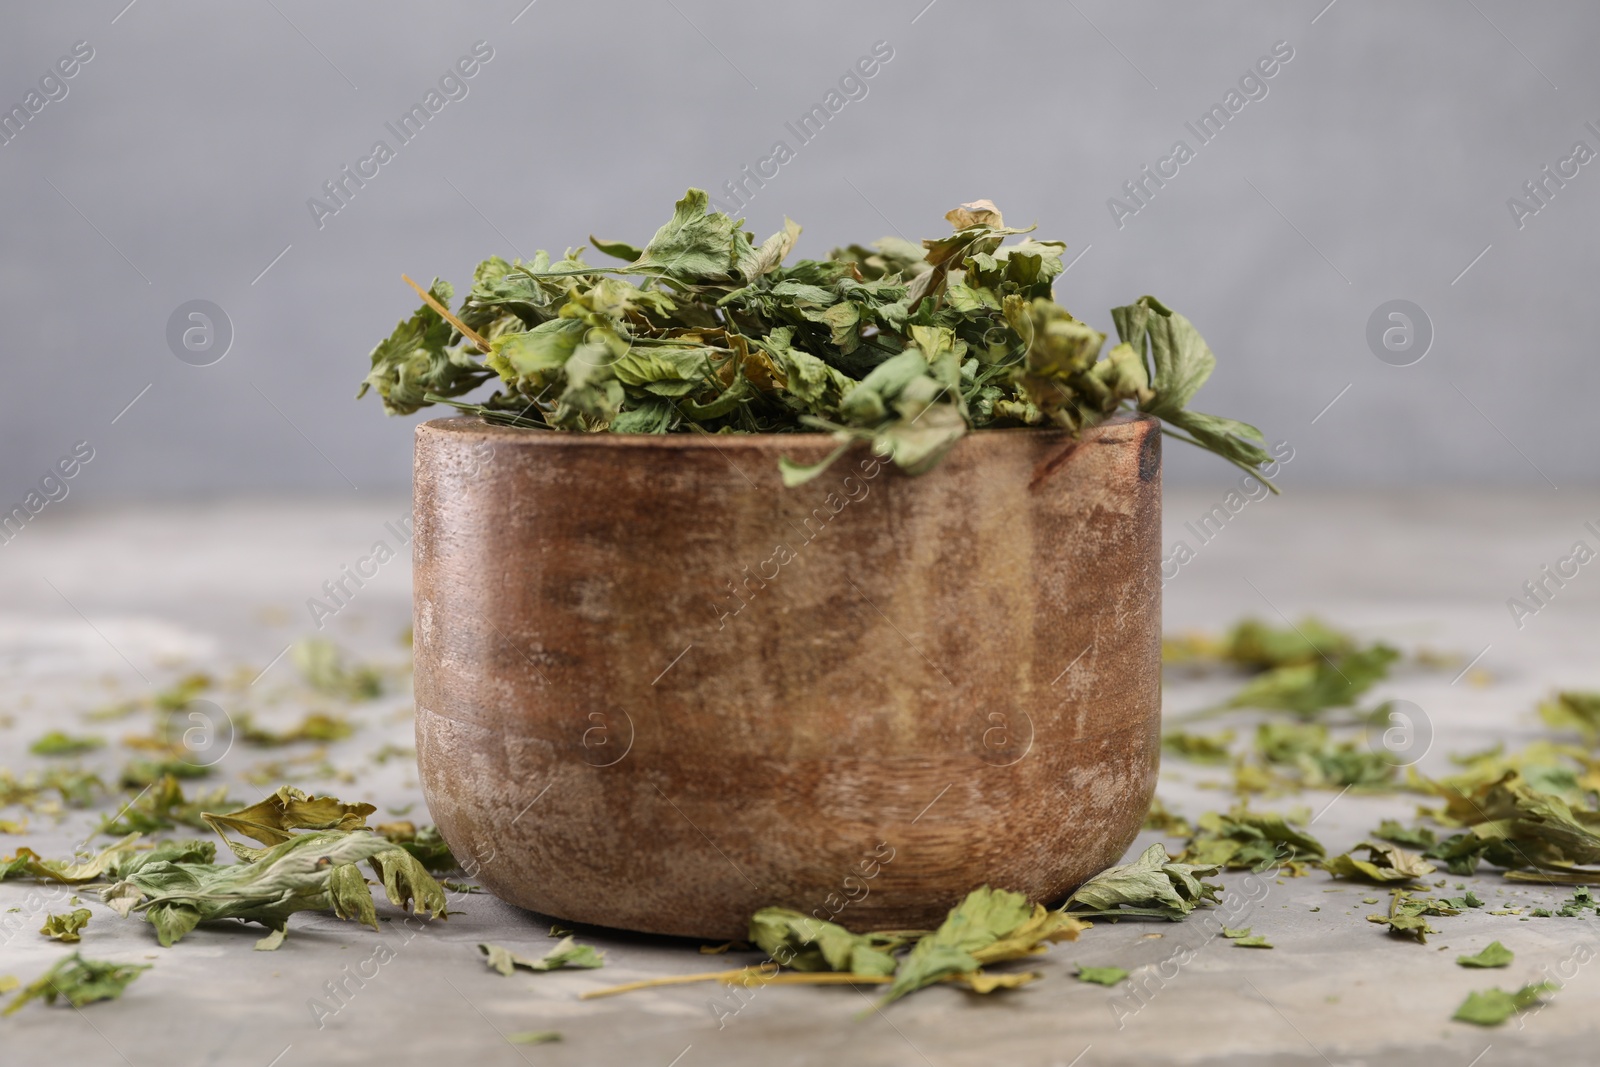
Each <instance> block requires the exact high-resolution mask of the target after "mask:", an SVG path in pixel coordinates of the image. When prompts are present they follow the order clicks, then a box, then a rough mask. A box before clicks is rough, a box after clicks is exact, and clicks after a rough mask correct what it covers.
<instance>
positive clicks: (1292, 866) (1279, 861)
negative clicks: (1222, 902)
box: [1179, 806, 1327, 875]
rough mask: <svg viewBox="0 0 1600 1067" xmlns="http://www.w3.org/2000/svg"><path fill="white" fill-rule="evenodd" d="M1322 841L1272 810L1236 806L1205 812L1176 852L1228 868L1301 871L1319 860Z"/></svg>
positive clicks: (1184, 857) (1190, 860)
mask: <svg viewBox="0 0 1600 1067" xmlns="http://www.w3.org/2000/svg"><path fill="white" fill-rule="evenodd" d="M1326 854H1327V850H1326V849H1324V848H1323V847H1322V842H1320V841H1318V840H1317V839H1316V838H1315V837H1312V836H1311V835H1310V834H1309V833H1307V832H1306V831H1304V830H1300V829H1296V828H1295V827H1294V826H1292V825H1291V824H1290V823H1289V821H1288V819H1286V818H1285V817H1284V816H1282V815H1278V814H1275V813H1273V812H1255V811H1250V810H1248V809H1247V808H1244V807H1242V806H1241V807H1238V808H1235V809H1234V810H1232V811H1230V812H1229V813H1228V814H1226V815H1223V814H1221V813H1219V812H1214V811H1213V812H1207V813H1206V814H1204V815H1202V816H1200V818H1199V819H1197V820H1196V821H1195V835H1194V836H1193V837H1192V838H1190V840H1189V842H1188V844H1187V845H1185V846H1184V849H1183V851H1182V852H1181V853H1179V858H1180V859H1181V860H1183V861H1184V862H1186V863H1199V864H1210V865H1211V866H1213V867H1218V868H1227V869H1229V870H1250V871H1255V872H1257V873H1260V872H1262V871H1265V870H1268V869H1270V868H1274V867H1281V868H1284V869H1285V870H1286V871H1287V873H1289V874H1295V875H1298V874H1302V873H1304V868H1305V865H1306V864H1307V863H1315V862H1317V861H1320V860H1321V859H1322V858H1323V856H1324V855H1326Z"/></svg>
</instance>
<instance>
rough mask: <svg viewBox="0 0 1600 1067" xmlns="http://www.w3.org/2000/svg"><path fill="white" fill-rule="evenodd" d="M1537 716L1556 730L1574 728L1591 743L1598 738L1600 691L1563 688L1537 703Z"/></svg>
mask: <svg viewBox="0 0 1600 1067" xmlns="http://www.w3.org/2000/svg"><path fill="white" fill-rule="evenodd" d="M1539 717H1540V718H1542V719H1544V721H1545V722H1546V723H1548V724H1549V725H1551V726H1553V727H1555V728H1556V729H1557V730H1576V731H1578V732H1579V733H1581V734H1583V736H1584V739H1585V740H1587V741H1588V742H1589V743H1591V744H1593V743H1594V741H1595V740H1596V739H1600V693H1597V692H1590V691H1580V690H1574V689H1568V690H1563V691H1562V692H1559V693H1556V694H1555V695H1554V696H1552V697H1551V698H1550V699H1549V700H1547V701H1545V702H1544V703H1542V704H1540V705H1539Z"/></svg>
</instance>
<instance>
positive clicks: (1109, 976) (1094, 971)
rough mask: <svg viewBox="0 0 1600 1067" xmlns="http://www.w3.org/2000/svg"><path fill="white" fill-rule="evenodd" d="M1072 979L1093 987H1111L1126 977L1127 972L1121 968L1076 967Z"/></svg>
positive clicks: (1080, 965)
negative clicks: (1090, 984)
mask: <svg viewBox="0 0 1600 1067" xmlns="http://www.w3.org/2000/svg"><path fill="white" fill-rule="evenodd" d="M1074 977H1075V978H1077V979H1078V981H1080V982H1093V983H1094V984H1095V985H1104V986H1113V985H1116V984H1117V983H1118V982H1121V981H1123V980H1124V979H1126V978H1127V977H1128V972H1127V971H1125V970H1123V969H1122V968H1121V967H1085V966H1083V965H1082V964H1079V965H1078V970H1077V971H1076V972H1075V974H1074Z"/></svg>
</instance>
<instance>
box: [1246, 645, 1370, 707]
mask: <svg viewBox="0 0 1600 1067" xmlns="http://www.w3.org/2000/svg"><path fill="white" fill-rule="evenodd" d="M1399 658H1400V653H1399V651H1397V650H1396V649H1394V648H1391V647H1390V646H1388V645H1385V644H1376V645H1372V646H1371V647H1369V648H1362V649H1357V650H1356V651H1354V652H1351V653H1349V654H1348V655H1344V656H1339V657H1337V658H1333V657H1329V658H1319V659H1318V660H1316V661H1315V662H1313V663H1296V664H1291V665H1289V666H1284V667H1274V668H1272V669H1270V670H1268V671H1265V672H1263V673H1262V674H1259V675H1257V676H1256V677H1255V678H1253V679H1251V680H1250V681H1249V682H1247V683H1246V684H1245V686H1244V688H1243V689H1241V690H1239V692H1237V693H1235V694H1234V695H1233V697H1232V698H1231V699H1230V700H1229V701H1228V702H1227V704H1225V705H1224V706H1225V707H1229V708H1265V709H1268V710H1273V711H1292V712H1295V713H1297V714H1300V715H1314V714H1316V713H1317V712H1319V711H1326V710H1327V709H1329V708H1344V707H1349V706H1350V705H1352V704H1354V703H1355V702H1356V701H1358V700H1360V699H1361V697H1362V696H1364V695H1365V694H1366V692H1367V690H1369V689H1371V688H1372V687H1373V686H1374V685H1376V684H1377V683H1378V682H1380V681H1382V680H1383V679H1384V678H1387V677H1388V676H1389V665H1390V664H1391V663H1393V662H1394V661H1395V660H1397V659H1399Z"/></svg>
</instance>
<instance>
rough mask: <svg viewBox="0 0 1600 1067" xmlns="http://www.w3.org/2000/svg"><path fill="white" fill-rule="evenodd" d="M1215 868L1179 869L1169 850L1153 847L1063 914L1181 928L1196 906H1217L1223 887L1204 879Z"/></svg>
mask: <svg viewBox="0 0 1600 1067" xmlns="http://www.w3.org/2000/svg"><path fill="white" fill-rule="evenodd" d="M1216 873H1217V866H1216V865H1215V864H1191V863H1179V862H1176V861H1174V860H1173V859H1172V858H1171V857H1169V856H1168V855H1167V850H1166V848H1165V846H1163V845H1160V844H1155V845H1151V846H1150V847H1149V848H1147V849H1145V850H1144V852H1143V853H1142V854H1141V855H1140V856H1139V858H1138V859H1137V860H1134V861H1133V862H1132V863H1125V864H1122V865H1121V866H1117V867H1109V868H1107V869H1106V870H1104V871H1101V872H1100V873H1099V874H1097V875H1095V876H1094V877H1093V878H1091V879H1089V880H1088V881H1087V882H1084V883H1083V884H1082V885H1080V886H1079V887H1078V888H1077V889H1076V890H1074V891H1073V893H1072V895H1071V896H1070V897H1068V898H1067V902H1066V903H1065V904H1064V905H1062V910H1063V911H1068V912H1071V913H1072V914H1073V915H1077V916H1080V917H1096V916H1105V917H1128V918H1133V917H1141V918H1153V919H1170V920H1173V921H1174V922H1176V921H1177V920H1179V919H1181V918H1183V917H1184V916H1185V915H1187V914H1189V913H1190V912H1191V911H1193V910H1194V909H1195V907H1196V906H1198V905H1200V904H1203V903H1206V902H1208V901H1214V900H1216V899H1217V897H1218V895H1219V894H1220V893H1221V891H1222V887H1221V886H1218V885H1215V884H1213V883H1210V882H1203V881H1201V878H1202V877H1203V876H1205V875H1208V874H1216Z"/></svg>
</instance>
